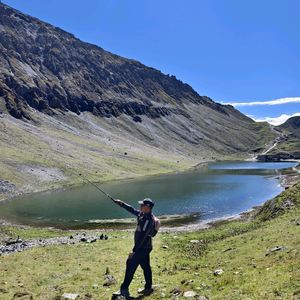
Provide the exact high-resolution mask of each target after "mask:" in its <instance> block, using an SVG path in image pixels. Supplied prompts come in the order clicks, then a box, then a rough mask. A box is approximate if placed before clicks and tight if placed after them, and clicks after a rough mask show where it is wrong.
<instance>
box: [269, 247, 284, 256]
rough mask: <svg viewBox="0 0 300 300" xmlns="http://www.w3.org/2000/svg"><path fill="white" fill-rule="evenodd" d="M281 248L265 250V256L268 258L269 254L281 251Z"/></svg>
mask: <svg viewBox="0 0 300 300" xmlns="http://www.w3.org/2000/svg"><path fill="white" fill-rule="evenodd" d="M281 249H282V246H276V247H275V248H273V249H271V250H267V252H266V256H268V255H269V254H270V253H272V252H275V251H278V250H281Z"/></svg>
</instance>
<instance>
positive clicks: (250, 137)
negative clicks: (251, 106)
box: [0, 97, 276, 200]
mask: <svg viewBox="0 0 300 300" xmlns="http://www.w3.org/2000/svg"><path fill="white" fill-rule="evenodd" d="M193 108H194V109H193V110H191V112H190V113H191V115H192V114H193V118H191V119H188V118H185V117H184V116H177V117H176V118H174V117H161V118H157V119H155V120H152V119H151V118H146V117H144V119H143V122H142V123H137V122H133V121H132V120H131V119H130V118H128V117H127V116H126V115H121V116H119V117H118V118H115V117H111V118H99V117H96V116H94V115H92V114H91V113H87V112H86V113H82V114H80V115H79V116H78V115H77V114H74V113H72V112H62V111H55V112H54V111H53V115H51V116H49V115H46V114H43V113H40V112H38V111H36V110H34V109H29V110H30V111H31V121H24V120H19V119H16V118H13V117H12V116H10V115H8V114H7V112H6V111H5V109H6V108H5V103H4V101H3V99H2V98H1V97H0V111H2V112H3V114H1V116H0V129H1V130H0V140H1V144H0V150H1V158H0V168H1V176H0V200H1V199H4V198H7V197H10V196H15V195H17V194H19V193H26V192H35V191H41V190H48V189H56V188H62V187H65V186H70V185H76V184H82V183H83V181H82V178H81V177H80V176H78V174H79V173H82V174H85V175H86V177H87V178H89V180H91V181H93V182H105V181H110V180H120V179H128V178H137V177H141V176H152V175H157V174H164V173H170V172H176V171H178V170H187V169H190V168H192V167H194V166H197V165H199V164H201V163H204V162H207V161H213V160H234V159H245V158H248V157H249V153H251V151H253V149H257V146H258V147H260V148H263V147H264V145H265V144H267V143H268V142H269V141H270V140H271V141H273V140H274V139H275V138H276V134H274V133H272V132H271V131H270V128H269V125H268V124H255V122H252V123H247V122H248V121H247V120H245V123H243V124H241V123H236V119H235V117H232V118H229V119H228V120H227V121H226V120H225V119H224V118H223V115H222V114H220V115H218V113H216V114H215V116H214V119H212V117H211V116H210V113H211V109H210V108H205V107H202V111H201V115H199V114H198V111H197V107H193ZM226 110H227V111H228V113H232V114H235V115H236V114H237V112H236V111H235V110H234V109H232V108H230V107H226ZM237 117H239V116H237ZM246 121H247V122H246ZM225 122H226V125H224V124H225ZM249 124H250V125H249ZM224 126H225V127H227V128H228V132H227V133H226V135H224V133H222V130H224ZM222 128H223V129H222ZM251 149H252V150H251ZM4 180H5V181H7V182H9V183H10V186H9V188H8V187H5V186H4V187H3V186H2V183H3V182H4ZM11 185H13V186H11Z"/></svg>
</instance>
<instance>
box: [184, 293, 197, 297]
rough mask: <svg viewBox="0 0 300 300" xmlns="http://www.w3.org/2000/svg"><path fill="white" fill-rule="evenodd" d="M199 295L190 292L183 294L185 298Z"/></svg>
mask: <svg viewBox="0 0 300 300" xmlns="http://www.w3.org/2000/svg"><path fill="white" fill-rule="evenodd" d="M196 295H197V294H196V293H195V292H194V291H188V292H185V293H184V294H183V297H186V298H188V297H195V296H196Z"/></svg>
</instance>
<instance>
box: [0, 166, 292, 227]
mask: <svg viewBox="0 0 300 300" xmlns="http://www.w3.org/2000/svg"><path fill="white" fill-rule="evenodd" d="M294 165H295V163H253V162H243V163H241V162H227V163H215V164H210V165H208V166H206V167H201V168H199V169H197V170H192V171H189V172H184V173H179V174H172V175H164V176H155V177H151V178H143V179H138V180H126V181H120V182H112V183H106V184H102V185H99V187H100V188H101V189H102V190H104V191H105V192H106V193H108V194H109V195H111V196H112V197H114V198H119V199H122V200H123V201H125V202H127V203H129V204H131V205H133V206H135V207H139V205H138V204H137V201H139V200H141V199H143V198H146V197H150V198H152V199H153V200H154V202H155V207H154V213H155V214H156V215H158V216H159V215H160V216H162V215H165V216H171V215H172V216H177V218H175V217H174V218H172V219H170V218H168V221H170V222H171V221H172V222H171V223H172V224H176V225H178V224H184V223H195V222H202V221H205V220H209V219H216V218H222V217H225V216H230V215H234V214H237V213H240V212H242V211H244V210H247V209H249V208H251V207H252V206H255V205H261V204H262V203H264V202H265V201H266V200H268V199H271V198H273V197H275V196H276V195H278V194H279V193H280V192H281V191H282V190H283V189H282V188H281V187H279V179H280V176H282V175H284V174H291V173H292V172H293V171H292V169H286V168H290V167H292V166H294ZM275 167H276V168H275ZM128 217H130V215H129V216H128V213H127V212H126V211H125V210H124V209H122V208H120V207H118V206H117V205H115V204H114V203H113V202H112V201H111V200H110V199H109V198H108V197H106V196H105V195H104V194H102V193H101V192H100V191H99V190H97V189H96V188H95V187H93V186H91V185H90V184H88V185H85V186H83V187H76V188H71V189H67V190H63V191H56V192H48V193H43V194H35V195H30V196H25V197H19V198H16V199H13V200H12V201H9V202H6V203H3V204H1V205H0V218H1V219H7V220H9V221H13V222H17V223H22V224H27V225H33V226H53V227H58V228H103V227H106V228H112V227H114V228H115V227H117V228H120V227H122V228H125V227H128V224H129V223H130V224H134V221H132V220H129V219H127V218H128Z"/></svg>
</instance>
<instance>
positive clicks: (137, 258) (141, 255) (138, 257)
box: [121, 250, 152, 290]
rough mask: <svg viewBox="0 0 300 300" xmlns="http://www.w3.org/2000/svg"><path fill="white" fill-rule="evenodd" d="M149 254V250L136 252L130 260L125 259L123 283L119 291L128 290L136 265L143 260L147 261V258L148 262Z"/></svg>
mask: <svg viewBox="0 0 300 300" xmlns="http://www.w3.org/2000/svg"><path fill="white" fill-rule="evenodd" d="M149 253H150V251H149V250H138V251H137V252H136V253H135V254H134V255H133V257H132V258H131V259H127V261H126V272H125V277H124V281H123V283H122V285H121V290H128V287H129V285H130V283H131V281H132V278H133V275H134V273H135V271H136V269H137V267H138V265H139V264H141V262H142V261H144V260H145V258H146V259H147V256H148V261H149ZM150 271H151V269H150ZM151 280H152V275H151Z"/></svg>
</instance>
